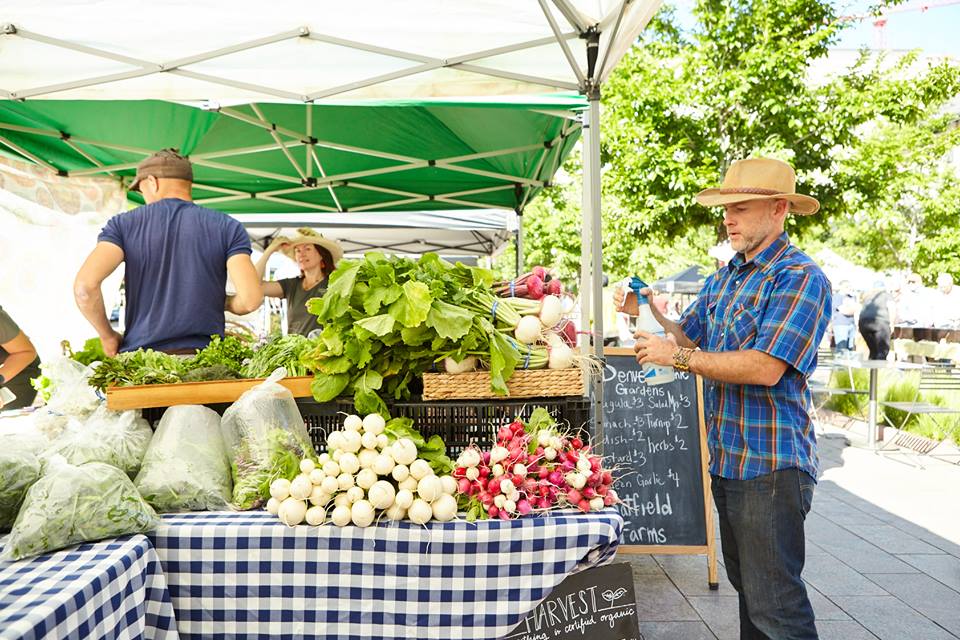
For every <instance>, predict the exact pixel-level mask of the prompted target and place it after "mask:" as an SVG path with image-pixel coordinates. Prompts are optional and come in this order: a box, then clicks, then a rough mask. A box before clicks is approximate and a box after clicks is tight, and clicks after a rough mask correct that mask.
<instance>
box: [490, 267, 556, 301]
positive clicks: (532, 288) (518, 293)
mask: <svg viewBox="0 0 960 640" xmlns="http://www.w3.org/2000/svg"><path fill="white" fill-rule="evenodd" d="M493 291H494V293H496V294H497V295H498V296H502V297H504V298H528V299H530V300H540V299H541V298H543V296H545V295H555V296H559V295H560V294H562V293H563V283H562V282H560V280H559V278H557V277H556V276H554V275H553V274H551V273H550V271H549V270H548V269H547V268H546V267H540V266H537V267H534V268H533V269H531V270H530V271H529V272H528V273H525V274H523V275H522V276H520V277H518V278H515V279H513V280H504V281H501V282H495V283H494V284H493Z"/></svg>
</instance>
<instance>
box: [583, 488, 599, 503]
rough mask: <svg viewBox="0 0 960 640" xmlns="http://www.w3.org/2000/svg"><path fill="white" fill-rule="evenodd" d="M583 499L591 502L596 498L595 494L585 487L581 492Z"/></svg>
mask: <svg viewBox="0 0 960 640" xmlns="http://www.w3.org/2000/svg"><path fill="white" fill-rule="evenodd" d="M583 497H584V498H586V499H587V500H593V499H594V498H596V497H597V492H596V491H594V490H593V489H591V488H590V487H587V488H586V489H584V490H583Z"/></svg>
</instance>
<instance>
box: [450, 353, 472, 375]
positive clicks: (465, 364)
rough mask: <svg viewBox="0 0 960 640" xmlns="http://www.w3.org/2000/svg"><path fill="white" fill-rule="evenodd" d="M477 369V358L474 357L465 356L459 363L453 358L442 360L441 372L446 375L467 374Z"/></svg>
mask: <svg viewBox="0 0 960 640" xmlns="http://www.w3.org/2000/svg"><path fill="white" fill-rule="evenodd" d="M476 369H477V358H476V356H467V357H466V358H464V359H463V360H461V361H460V362H457V361H456V360H454V359H453V358H444V359H443V370H444V371H446V372H447V373H468V372H470V371H476Z"/></svg>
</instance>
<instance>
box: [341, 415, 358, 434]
mask: <svg viewBox="0 0 960 640" xmlns="http://www.w3.org/2000/svg"><path fill="white" fill-rule="evenodd" d="M362 426H363V419H362V418H361V417H360V416H358V415H353V414H351V415H349V416H347V417H346V418H344V419H343V428H344V430H345V431H360V428H361V427H362Z"/></svg>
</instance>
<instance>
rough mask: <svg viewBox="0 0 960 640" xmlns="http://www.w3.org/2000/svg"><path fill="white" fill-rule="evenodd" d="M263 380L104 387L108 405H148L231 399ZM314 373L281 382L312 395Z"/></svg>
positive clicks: (299, 394)
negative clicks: (311, 384)
mask: <svg viewBox="0 0 960 640" xmlns="http://www.w3.org/2000/svg"><path fill="white" fill-rule="evenodd" d="M263 381H264V378H250V379H246V380H215V381H212V382H179V383H177V384H145V385H139V386H135V387H107V408H108V409H112V410H115V411H121V410H125V409H149V408H152V407H170V406H173V405H175V404H215V403H218V402H233V401H234V400H236V399H237V398H239V397H240V395H241V394H242V393H243V392H244V391H246V390H247V389H250V388H252V387H255V386H257V385H258V384H260V383H261V382H263ZM311 382H313V376H304V377H297V378H284V379H283V380H281V381H280V384H281V385H282V386H284V387H286V388H287V389H289V390H290V392H291V393H292V394H293V396H294V397H295V398H305V397H309V396H312V395H313V394H312V393H310V383H311Z"/></svg>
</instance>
